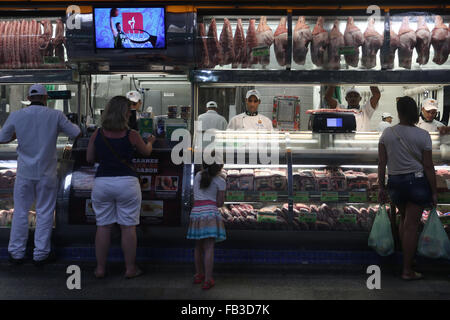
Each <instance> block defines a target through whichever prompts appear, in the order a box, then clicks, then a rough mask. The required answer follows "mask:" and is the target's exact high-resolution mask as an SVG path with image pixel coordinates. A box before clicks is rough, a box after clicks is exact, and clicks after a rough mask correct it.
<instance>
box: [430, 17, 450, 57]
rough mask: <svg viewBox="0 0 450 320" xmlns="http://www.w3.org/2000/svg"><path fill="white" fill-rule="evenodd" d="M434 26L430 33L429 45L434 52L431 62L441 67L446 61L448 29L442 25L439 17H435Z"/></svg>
mask: <svg viewBox="0 0 450 320" xmlns="http://www.w3.org/2000/svg"><path fill="white" fill-rule="evenodd" d="M434 22H435V26H434V29H433V30H432V31H431V45H432V46H433V50H434V57H433V62H434V63H436V64H438V65H441V64H444V63H445V62H446V61H447V59H448V54H449V51H448V45H447V42H448V41H447V40H448V37H449V33H450V31H449V29H448V27H447V26H446V25H445V24H444V22H443V20H442V17H441V16H436V17H435V20H434Z"/></svg>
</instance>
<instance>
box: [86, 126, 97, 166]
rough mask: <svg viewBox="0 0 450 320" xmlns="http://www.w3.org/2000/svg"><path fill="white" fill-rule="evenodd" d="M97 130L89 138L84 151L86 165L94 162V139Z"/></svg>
mask: <svg viewBox="0 0 450 320" xmlns="http://www.w3.org/2000/svg"><path fill="white" fill-rule="evenodd" d="M98 130H99V129H97V130H95V132H94V133H93V134H92V136H91V138H90V139H89V144H88V148H87V151H86V161H87V162H88V163H94V162H95V144H94V142H95V138H96V137H97V134H98Z"/></svg>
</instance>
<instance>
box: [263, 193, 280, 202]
mask: <svg viewBox="0 0 450 320" xmlns="http://www.w3.org/2000/svg"><path fill="white" fill-rule="evenodd" d="M277 199H278V193H277V192H276V191H263V192H260V193H259V201H277Z"/></svg>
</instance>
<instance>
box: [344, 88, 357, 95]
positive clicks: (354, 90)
mask: <svg viewBox="0 0 450 320" xmlns="http://www.w3.org/2000/svg"><path fill="white" fill-rule="evenodd" d="M352 92H356V93H357V94H359V95H360V96H361V92H359V90H358V89H356V88H350V89H348V90H347V91H346V92H345V96H347V95H348V94H349V93H352Z"/></svg>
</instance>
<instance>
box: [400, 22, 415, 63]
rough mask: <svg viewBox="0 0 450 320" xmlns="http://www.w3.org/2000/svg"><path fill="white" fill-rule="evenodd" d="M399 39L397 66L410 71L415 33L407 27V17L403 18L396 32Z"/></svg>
mask: <svg viewBox="0 0 450 320" xmlns="http://www.w3.org/2000/svg"><path fill="white" fill-rule="evenodd" d="M398 36H399V37H400V48H399V49H398V65H399V66H400V67H402V68H405V69H411V60H412V54H413V50H414V48H415V46H416V42H417V41H416V33H415V32H414V30H413V29H411V28H410V26H409V19H408V17H404V18H403V22H402V25H401V26H400V30H399V31H398Z"/></svg>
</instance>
